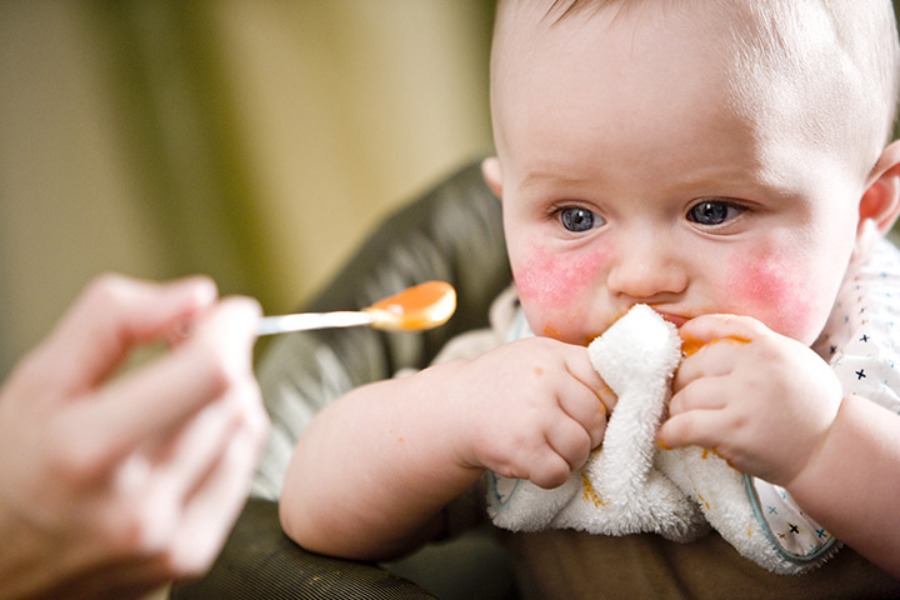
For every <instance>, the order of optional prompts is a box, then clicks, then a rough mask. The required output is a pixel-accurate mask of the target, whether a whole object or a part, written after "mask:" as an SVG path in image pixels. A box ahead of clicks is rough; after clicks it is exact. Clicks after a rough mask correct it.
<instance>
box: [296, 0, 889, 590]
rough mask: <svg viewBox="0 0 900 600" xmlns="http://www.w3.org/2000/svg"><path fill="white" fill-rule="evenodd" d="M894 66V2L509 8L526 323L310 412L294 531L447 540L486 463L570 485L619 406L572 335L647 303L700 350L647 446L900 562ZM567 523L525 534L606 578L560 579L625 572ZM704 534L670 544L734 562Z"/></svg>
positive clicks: (316, 542)
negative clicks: (475, 352) (680, 451)
mask: <svg viewBox="0 0 900 600" xmlns="http://www.w3.org/2000/svg"><path fill="white" fill-rule="evenodd" d="M897 66H898V49H897V34H896V28H895V25H894V17H893V13H892V10H891V4H890V3H889V2H887V1H886V0H866V1H865V2H858V1H857V0H843V1H841V0H833V1H824V0H823V1H814V0H802V1H798V0H771V1H766V2H760V1H758V0H729V1H714V2H711V1H708V0H704V1H700V0H682V1H679V2H660V1H652V0H631V1H625V0H621V1H615V0H607V1H600V0H596V1H593V2H590V1H581V2H579V1H577V0H576V1H574V2H572V1H561V0H556V1H552V2H551V1H550V0H545V1H538V0H508V1H503V2H501V3H500V5H499V6H498V13H497V23H496V28H495V39H494V49H493V55H492V64H491V73H492V75H491V77H492V79H491V90H492V97H491V102H492V114H493V121H494V135H495V142H496V149H497V157H496V158H492V159H489V160H487V161H485V163H484V173H485V178H486V181H487V182H488V184H489V185H490V187H491V188H492V189H493V191H494V192H495V193H496V195H497V196H498V197H499V198H501V201H502V205H503V214H504V228H505V234H506V241H507V246H508V252H509V258H510V263H511V266H512V270H513V275H514V283H515V286H514V287H515V294H516V295H517V299H518V302H519V303H520V305H521V310H520V315H521V319H522V321H523V322H524V324H525V326H527V327H525V329H530V331H532V332H534V334H535V335H534V336H527V335H526V336H522V337H521V339H515V340H513V341H510V342H508V343H504V344H501V345H499V346H498V347H497V348H496V349H494V350H492V351H489V352H487V353H485V354H483V355H481V356H478V357H472V358H467V359H463V360H454V361H449V362H442V363H440V364H436V365H435V366H433V367H431V368H428V369H425V370H423V371H421V372H419V373H417V374H415V375H412V376H409V377H404V378H400V379H396V380H390V381H383V382H379V383H376V384H373V385H370V386H366V387H363V388H359V389H357V390H354V391H353V392H351V393H350V394H348V395H346V396H345V397H343V398H341V399H339V400H338V401H336V402H335V403H334V404H332V405H331V406H329V407H328V408H327V409H325V410H324V411H323V412H322V413H321V414H320V415H319V416H318V417H317V418H316V419H314V420H313V422H312V424H311V425H310V427H309V428H308V429H307V431H306V432H305V433H304V435H303V437H302V438H301V439H300V441H299V443H298V446H297V449H296V451H295V454H294V458H293V460H292V463H291V466H290V468H289V471H288V473H287V476H286V480H285V488H284V493H283V496H282V501H281V512H282V521H283V524H284V527H285V529H286V531H287V532H288V534H289V535H291V536H292V537H293V538H294V539H295V540H296V541H298V542H299V543H300V544H302V545H303V546H304V547H306V548H308V549H311V550H315V551H319V552H323V553H328V554H335V555H341V556H345V557H352V558H367V559H381V558H385V557H389V556H397V555H401V554H403V553H405V552H408V551H409V550H410V549H413V548H415V547H417V546H419V545H420V544H422V543H423V542H425V541H427V540H429V539H432V538H434V537H435V536H436V535H438V534H440V533H442V532H443V531H444V529H445V517H446V513H445V512H444V509H445V507H446V506H447V505H448V504H450V503H451V502H452V501H453V500H454V499H455V498H457V497H459V496H461V495H463V494H465V493H466V492H467V490H469V489H470V488H472V486H473V485H475V484H476V483H477V482H478V481H479V480H481V478H482V476H483V475H484V473H485V472H486V471H491V472H494V473H496V474H497V475H499V476H502V477H505V478H516V479H526V480H530V481H531V482H532V483H534V484H536V485H538V486H541V487H544V488H553V487H555V486H558V485H561V484H563V483H564V482H565V481H566V480H567V479H568V477H569V476H570V474H571V473H572V472H573V471H575V470H577V469H579V468H580V467H581V466H582V465H583V464H584V463H585V461H586V460H587V458H588V456H589V454H590V452H591V451H592V449H595V448H597V447H598V446H599V445H600V444H601V443H602V441H603V437H604V431H605V427H606V418H607V415H608V413H609V411H613V410H615V404H616V398H615V396H614V394H612V392H611V391H610V390H609V388H608V387H607V386H606V385H605V383H604V381H603V380H602V379H601V378H600V376H599V375H598V374H597V372H596V371H595V370H594V368H593V367H592V365H591V363H590V360H589V358H588V353H587V350H586V349H585V345H586V344H587V343H589V342H590V341H591V340H593V339H594V338H596V337H597V336H598V335H600V334H602V333H603V332H604V331H605V330H606V329H607V328H608V327H609V326H610V325H611V324H612V323H613V322H614V321H615V320H616V319H617V318H618V317H620V316H622V315H623V314H625V313H626V312H627V311H628V310H629V308H631V307H632V306H634V305H636V304H646V305H649V306H650V307H651V308H653V309H654V310H655V311H656V312H658V313H659V314H660V315H662V316H663V318H664V319H666V320H667V321H669V322H670V323H672V324H674V325H675V326H677V327H678V328H679V329H680V335H681V337H682V339H684V340H686V341H688V342H689V343H690V345H691V346H692V347H696V348H700V349H699V350H698V351H696V352H694V353H692V354H691V355H690V356H688V357H687V358H685V360H684V361H683V362H682V364H681V366H680V367H679V369H678V371H677V373H676V375H675V377H674V382H673V392H674V394H673V396H672V399H671V403H670V406H669V415H668V419H667V420H666V421H665V422H664V423H663V424H662V426H661V427H660V429H659V431H658V433H657V440H658V443H659V444H660V446H662V447H665V448H679V447H686V446H699V447H703V448H710V449H714V450H715V452H716V453H717V454H718V455H719V456H721V457H722V458H723V459H725V460H727V461H728V462H729V463H730V464H731V465H732V466H733V467H734V468H736V469H738V470H739V471H741V472H743V473H746V474H748V475H749V476H752V477H754V478H757V479H759V480H761V481H765V482H768V483H770V484H773V485H777V486H780V487H781V488H783V489H785V490H786V492H787V494H789V495H790V497H791V499H792V501H793V502H795V503H796V504H797V505H799V507H801V508H802V510H803V511H804V512H806V513H807V514H808V515H810V517H811V518H813V519H814V520H816V521H817V522H818V523H820V524H821V525H822V526H823V527H825V528H827V529H828V531H830V532H831V533H832V534H834V535H835V536H836V537H837V538H838V539H840V540H841V541H842V542H844V543H845V544H846V545H847V546H849V547H850V548H852V549H853V550H855V551H856V552H857V553H858V554H859V555H862V556H863V557H865V559H867V560H868V561H871V563H874V564H875V565H878V566H879V567H880V568H881V569H883V570H884V571H887V572H888V573H890V574H892V575H893V576H894V577H898V576H900V536H897V535H895V534H885V532H896V531H898V530H900V518H898V517H897V516H896V515H897V514H898V513H897V511H896V510H894V501H895V499H896V498H898V497H900V477H898V467H897V465H900V443H898V442H897V440H898V439H900V418H898V416H897V414H896V413H897V412H898V409H900V399H898V392H900V380H898V378H897V377H896V374H894V372H893V369H892V367H893V360H894V358H895V357H900V351H898V349H897V348H895V347H894V344H893V340H894V339H900V337H898V336H896V335H895V336H894V337H893V338H892V337H891V336H892V335H893V332H892V329H891V326H892V324H893V320H892V319H893V309H892V307H891V301H890V299H889V298H890V295H891V294H892V293H900V287H898V285H900V256H898V253H897V251H896V250H895V249H894V248H893V247H892V246H890V245H889V244H888V243H887V242H885V241H883V240H882V239H881V238H882V236H883V234H885V233H886V232H887V231H888V230H889V229H890V228H891V226H892V225H893V223H894V220H895V219H896V217H897V214H898V210H900V202H898V198H900V184H898V174H900V169H898V164H900V145H898V144H897V143H888V142H889V140H890V136H891V127H892V123H893V118H894V105H895V98H896V96H897ZM504 301H505V302H510V301H508V300H504ZM509 306H512V304H509ZM497 312H498V314H500V313H502V312H503V311H502V310H499V309H498V311H497ZM499 326H500V327H501V328H502V327H504V325H502V324H501V325H499ZM520 329H522V328H521V327H520ZM862 337H865V338H866V339H867V341H866V342H860V339H861V338H862ZM860 344H866V346H865V347H862V346H860ZM879 370H880V371H881V372H882V373H881V374H878V375H876V372H877V371H879ZM860 382H863V383H864V384H865V385H864V386H862V387H857V384H859V383H860ZM886 407H887V408H886ZM348 440H352V443H348ZM554 533H562V532H554ZM564 533H566V534H567V536H565V537H560V536H556V537H552V536H549V535H543V536H542V535H541V534H533V537H532V538H531V542H527V543H531V544H532V546H534V545H535V544H541V543H543V544H544V546H545V548H546V547H549V545H550V544H555V545H556V547H558V548H562V547H563V546H565V545H568V544H573V545H577V546H578V548H579V552H578V556H585V558H584V559H583V560H584V561H585V564H591V565H593V567H592V568H595V569H597V573H595V574H593V575H589V574H588V573H587V571H588V570H587V569H572V570H570V571H569V572H568V575H567V576H568V577H570V578H572V579H575V578H582V577H592V576H593V577H595V579H596V580H598V581H602V580H603V578H604V576H605V577H606V580H607V581H609V579H610V578H611V577H612V576H613V574H615V575H620V574H621V572H620V571H616V570H613V569H615V567H611V568H610V569H609V570H607V571H603V569H602V568H601V567H600V566H598V565H603V563H604V561H605V560H606V559H607V558H608V557H618V556H621V555H622V552H614V551H608V552H606V554H603V553H602V552H601V551H600V550H597V552H596V553H594V554H592V553H593V552H594V551H593V550H592V548H600V547H601V545H602V544H609V543H611V542H610V541H609V540H610V539H611V540H612V541H613V542H615V543H619V544H628V543H631V542H630V541H628V538H627V537H626V538H606V539H605V540H604V538H603V537H602V536H589V537H591V538H595V539H592V540H591V541H586V540H585V537H584V534H577V533H576V532H564ZM522 537H527V536H522ZM629 537H632V536H629ZM705 543H706V542H702V541H698V542H692V543H690V544H682V545H676V546H674V547H672V548H669V547H667V549H666V550H665V553H667V554H666V555H667V557H668V558H667V559H666V560H667V561H668V562H669V563H670V564H675V565H678V564H680V563H679V560H681V559H680V558H679V556H689V555H691V553H692V552H697V551H696V550H692V549H691V548H692V547H697V548H706V549H707V556H706V558H704V559H703V560H706V562H707V563H708V564H712V563H714V562H716V561H718V562H720V563H721V565H722V566H721V568H722V569H725V568H727V566H726V564H725V563H726V562H727V560H728V559H727V558H724V555H723V554H722V553H721V552H719V551H717V550H710V548H715V547H714V546H710V545H702V544H705ZM712 543H713V542H709V543H708V544H712ZM620 547H624V546H620ZM660 552H662V551H660ZM525 556H526V560H527V558H528V557H527V552H526V554H525ZM844 556H845V553H844V552H842V553H841V554H840V555H839V558H836V559H835V561H834V563H835V565H837V564H838V563H839V561H841V560H849V559H845V558H843V557H844ZM852 556H854V557H856V555H855V554H852ZM600 557H606V558H600ZM857 559H858V557H857ZM573 560H574V559H573ZM616 560H619V559H618V558H617V559H616ZM587 561H592V562H590V563H588V562H587ZM690 561H694V559H690ZM690 561H689V562H690ZM689 562H685V563H684V565H685V569H684V577H689V576H690V575H689V572H691V571H692V569H693V567H691V566H689ZM695 562H696V561H695ZM729 564H730V563H729ZM841 564H843V563H841ZM854 564H855V567H854V568H856V567H858V569H860V573H872V572H877V570H875V569H872V568H871V566H870V565H869V564H868V563H867V562H865V561H862V560H858V561H857V563H854ZM642 568H643V567H642ZM837 568H839V567H838V566H834V567H832V564H831V563H828V564H826V566H825V567H823V568H822V569H820V570H819V571H816V572H815V573H814V576H813V577H811V578H809V579H807V581H806V583H805V584H804V585H806V586H810V587H809V590H810V592H811V593H813V594H815V593H817V592H816V591H815V590H816V587H815V586H816V585H819V584H821V585H823V586H825V585H826V584H825V583H822V582H825V581H826V579H825V578H827V577H828V576H829V575H828V572H829V570H830V569H837ZM866 569H868V571H866ZM760 571H761V570H760ZM604 574H605V575H604ZM752 574H753V577H756V576H758V575H759V576H761V575H760V574H759V573H757V572H755V571H753V572H752ZM873 576H874V575H873ZM554 577H555V578H556V579H559V578H561V577H564V576H563V575H560V574H559V573H556V574H555V575H554ZM751 579H752V578H751ZM841 580H842V581H844V582H845V583H844V585H863V583H862V582H863V581H864V580H865V576H864V575H860V574H858V573H854V575H853V576H852V577H843V578H841ZM827 585H828V586H830V585H831V583H828V584H827ZM545 589H547V590H549V589H550V588H545ZM555 589H556V592H548V593H559V590H560V589H573V588H571V587H570V588H565V587H563V588H555ZM827 589H828V590H829V591H832V592H833V591H835V588H833V587H828V588H827ZM821 591H822V590H821V589H819V592H821Z"/></svg>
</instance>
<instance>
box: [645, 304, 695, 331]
mask: <svg viewBox="0 0 900 600" xmlns="http://www.w3.org/2000/svg"><path fill="white" fill-rule="evenodd" d="M651 308H652V307H651ZM653 310H655V311H656V312H657V313H658V314H659V316H661V317H662V318H663V319H665V320H666V321H668V322H669V323H671V324H672V325H674V326H675V327H677V328H679V329H681V326H682V325H684V324H685V323H687V322H688V321H689V320H690V319H689V318H688V317H684V316H681V315H676V314H674V313H670V312H666V311H664V310H657V309H655V308H654V309H653Z"/></svg>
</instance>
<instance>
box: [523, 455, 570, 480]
mask: <svg viewBox="0 0 900 600" xmlns="http://www.w3.org/2000/svg"><path fill="white" fill-rule="evenodd" d="M571 472H572V468H571V467H570V466H569V463H568V462H566V461H565V460H564V459H563V458H562V457H561V456H560V455H559V454H558V453H557V452H556V450H554V449H552V448H551V447H550V446H549V445H545V446H543V447H542V448H541V449H539V450H538V451H536V452H535V453H534V454H532V456H531V457H530V458H529V460H528V466H527V470H526V472H525V474H524V475H523V476H522V477H520V479H528V480H530V481H531V482H532V483H534V484H535V485H536V486H538V487H542V488H544V489H552V488H555V487H559V486H561V485H562V484H564V483H565V482H566V480H567V479H568V478H569V474H570V473H571Z"/></svg>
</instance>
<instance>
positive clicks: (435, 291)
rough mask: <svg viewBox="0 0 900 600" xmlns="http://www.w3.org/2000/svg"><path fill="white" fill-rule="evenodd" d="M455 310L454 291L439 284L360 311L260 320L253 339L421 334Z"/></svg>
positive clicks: (432, 283)
mask: <svg viewBox="0 0 900 600" xmlns="http://www.w3.org/2000/svg"><path fill="white" fill-rule="evenodd" d="M455 310H456V290H454V289H453V286H451V285H450V284H449V283H445V282H443V281H429V282H427V283H423V284H420V285H416V286H413V287H411V288H407V289H405V290H403V291H402V292H399V293H397V294H394V295H393V296H390V297H388V298H385V299H384V300H379V301H378V302H376V303H375V304H373V305H372V306H369V307H367V308H364V309H362V310H354V311H350V310H341V311H334V312H325V313H298V314H293V315H280V316H274V317H264V318H263V319H262V320H261V321H260V323H259V327H258V328H257V330H256V333H257V335H272V334H276V333H287V332H290V331H307V330H310V329H325V328H329V327H358V326H360V325H368V326H369V327H373V328H375V329H383V330H386V331H421V330H423V329H431V328H433V327H437V326H438V325H443V324H444V323H446V322H447V320H448V319H449V318H450V317H451V316H453V313H454V311H455Z"/></svg>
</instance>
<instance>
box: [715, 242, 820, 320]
mask: <svg viewBox="0 0 900 600" xmlns="http://www.w3.org/2000/svg"><path fill="white" fill-rule="evenodd" d="M795 270H796V269H795V265H794V264H793V263H792V261H790V260H784V259H783V258H781V257H779V256H777V255H775V254H774V253H769V252H766V253H761V254H759V255H751V256H743V257H740V258H737V259H736V260H735V261H734V263H733V265H732V271H731V272H732V277H731V282H730V284H731V285H730V287H731V289H732V290H733V292H732V293H733V294H734V296H732V302H733V303H734V304H735V305H736V306H744V307H746V309H747V310H744V311H742V312H744V313H745V314H749V315H750V316H753V317H755V318H758V319H759V320H761V321H762V322H763V323H765V324H766V325H767V326H768V327H770V328H771V329H773V330H775V331H778V332H780V333H784V334H786V335H790V332H792V331H795V330H797V329H798V328H802V327H803V326H804V325H805V323H806V320H807V318H808V317H809V315H810V311H811V298H810V295H809V294H808V293H807V291H806V290H805V289H804V283H803V282H804V278H803V276H802V274H801V273H796V272H795Z"/></svg>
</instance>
